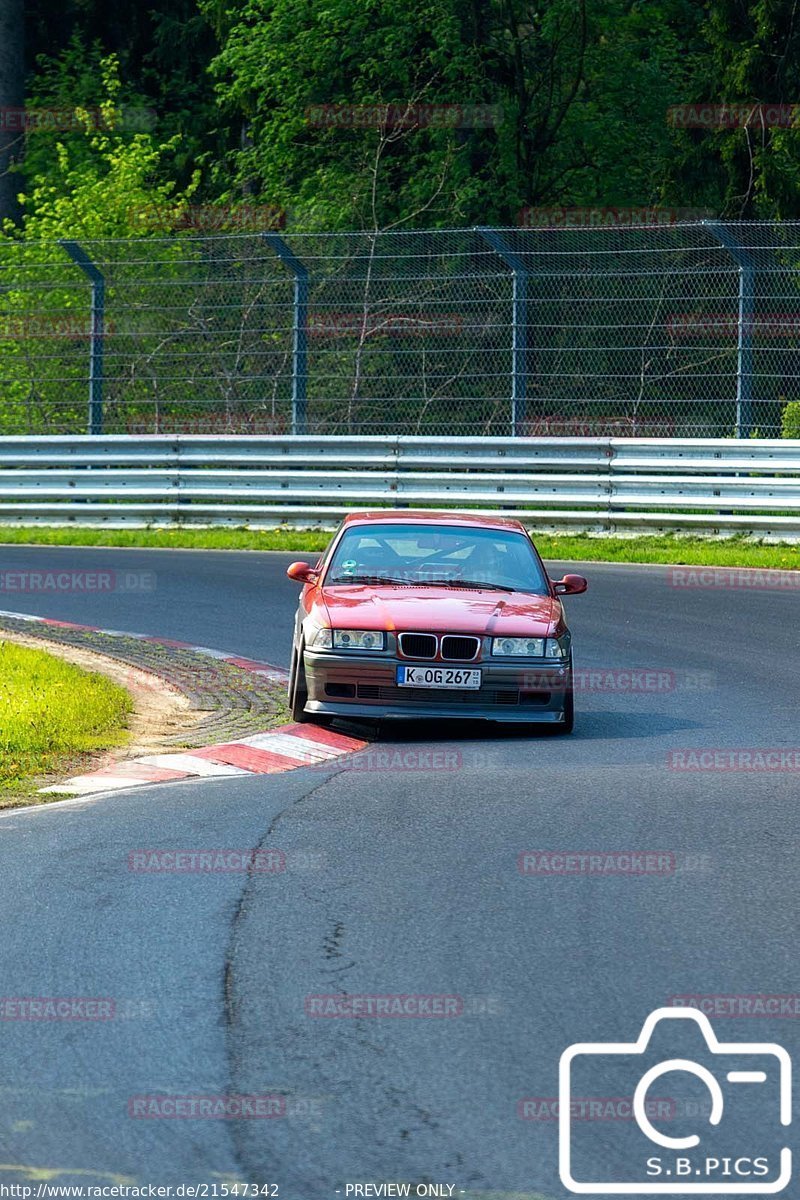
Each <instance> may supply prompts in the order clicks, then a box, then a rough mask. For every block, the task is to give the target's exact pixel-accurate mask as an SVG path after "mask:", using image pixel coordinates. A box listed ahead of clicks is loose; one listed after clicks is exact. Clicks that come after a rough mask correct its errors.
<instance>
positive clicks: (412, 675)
mask: <svg viewBox="0 0 800 1200" xmlns="http://www.w3.org/2000/svg"><path fill="white" fill-rule="evenodd" d="M397 686H398V687H424V688H479V687H480V686H481V673H480V670H479V669H478V668H477V667H470V668H466V667H406V666H402V667H398V668H397Z"/></svg>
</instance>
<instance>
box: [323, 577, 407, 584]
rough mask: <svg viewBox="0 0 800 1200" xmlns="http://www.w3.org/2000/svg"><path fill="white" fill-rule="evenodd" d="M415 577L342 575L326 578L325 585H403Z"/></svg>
mask: <svg viewBox="0 0 800 1200" xmlns="http://www.w3.org/2000/svg"><path fill="white" fill-rule="evenodd" d="M416 582H417V581H416V580H415V579H393V578H392V577H391V576H390V575H342V576H340V577H339V578H338V579H326V580H325V586H326V587H340V586H341V585H342V584H345V583H374V584H380V583H399V584H402V585H403V587H408V586H409V584H413V583H416Z"/></svg>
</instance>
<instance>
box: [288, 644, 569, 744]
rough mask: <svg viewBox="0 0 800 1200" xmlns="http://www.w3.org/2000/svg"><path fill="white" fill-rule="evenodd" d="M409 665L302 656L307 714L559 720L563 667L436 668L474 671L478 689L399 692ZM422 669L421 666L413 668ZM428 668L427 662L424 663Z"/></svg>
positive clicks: (372, 658)
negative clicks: (400, 672)
mask: <svg viewBox="0 0 800 1200" xmlns="http://www.w3.org/2000/svg"><path fill="white" fill-rule="evenodd" d="M409 662H410V660H408V659H401V658H396V657H393V656H390V655H385V654H382V655H381V656H380V658H378V657H377V656H376V655H363V654H355V653H348V654H335V653H332V652H331V651H325V652H321V653H315V652H314V651H311V650H308V649H307V650H306V652H305V657H304V664H305V675H306V686H307V688H308V702H307V704H306V712H308V713H310V714H313V713H319V714H320V715H322V714H325V715H329V716H339V717H367V718H369V717H371V718H372V719H373V720H375V719H377V718H383V717H401V718H402V717H405V718H410V719H417V720H418V719H419V718H421V717H423V718H424V717H430V716H436V717H441V718H446V719H450V718H458V717H460V718H462V719H467V720H476V719H477V720H486V721H517V722H525V723H526V724H527V723H531V722H541V723H542V724H549V725H558V724H560V723H562V722H563V720H564V707H565V702H566V695H567V690H568V685H569V674H570V671H569V666H568V665H549V664H541V665H538V666H534V665H531V664H525V665H521V664H519V663H510V662H507V661H506V662H502V663H501V662H491V661H490V662H486V661H483V662H476V663H456V662H452V663H437V664H435V665H437V666H453V667H464V666H470V667H472V666H475V667H479V668H480V670H481V686H480V688H477V689H475V690H474V691H468V690H463V691H461V690H455V689H447V688H406V687H398V686H397V684H396V682H395V680H396V674H397V667H398V666H400V665H401V664H403V665H409ZM413 665H423V664H413ZM424 665H426V666H429V665H432V664H430V663H426V664H424Z"/></svg>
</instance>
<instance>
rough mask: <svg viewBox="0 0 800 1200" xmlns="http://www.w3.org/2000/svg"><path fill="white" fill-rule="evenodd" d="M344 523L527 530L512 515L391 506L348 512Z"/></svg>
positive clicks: (525, 531) (519, 531) (515, 531)
mask: <svg viewBox="0 0 800 1200" xmlns="http://www.w3.org/2000/svg"><path fill="white" fill-rule="evenodd" d="M344 524H345V525H464V526H467V527H469V526H472V527H473V528H475V529H508V530H511V531H513V532H514V533H524V534H525V535H526V537H527V530H526V528H525V526H524V525H523V524H522V522H521V521H518V520H516V519H515V518H514V517H484V516H481V515H480V514H479V513H460V512H441V511H436V512H433V511H430V512H428V511H426V510H424V509H416V510H415V509H408V508H393V509H381V510H380V511H378V512H355V513H348V515H347V516H346V517H345V519H344Z"/></svg>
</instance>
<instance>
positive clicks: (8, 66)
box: [0, 0, 25, 221]
mask: <svg viewBox="0 0 800 1200" xmlns="http://www.w3.org/2000/svg"><path fill="white" fill-rule="evenodd" d="M24 30H25V27H24V22H23V0H0V221H2V220H3V219H8V220H12V221H13V220H17V219H18V217H19V205H18V204H17V200H16V194H17V192H18V191H19V183H20V180H19V177H18V176H17V175H16V171H15V166H16V163H17V161H18V160H19V158H20V157H21V149H22V146H23V142H24V135H23V133H22V132H21V130H19V129H16V128H14V126H15V125H16V121H15V120H14V119H13V114H14V111H15V110H16V112H17V113H18V114H19V116H20V117H21V115H22V107H23V104H24V102H25V31H24Z"/></svg>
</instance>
